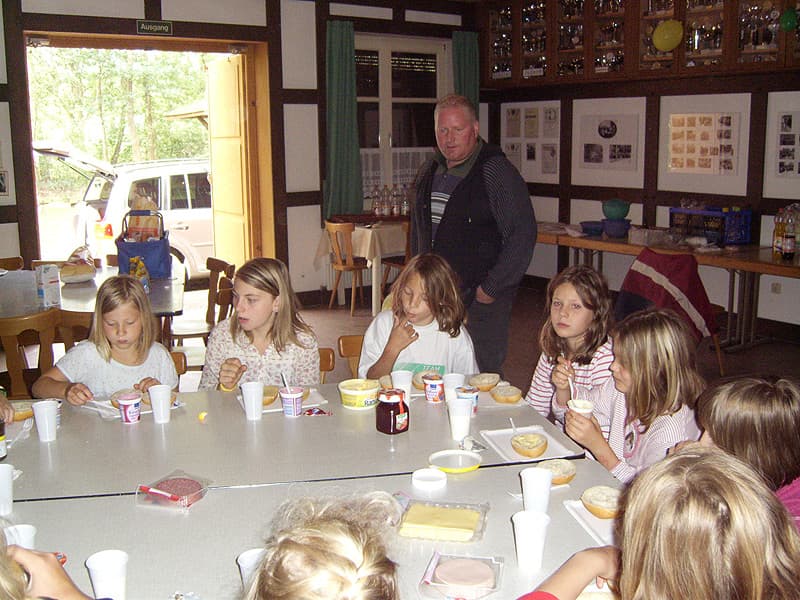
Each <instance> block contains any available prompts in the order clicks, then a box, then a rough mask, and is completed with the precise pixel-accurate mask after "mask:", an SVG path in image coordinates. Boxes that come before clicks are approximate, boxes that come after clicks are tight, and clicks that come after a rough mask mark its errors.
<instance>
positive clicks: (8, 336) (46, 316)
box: [0, 308, 61, 400]
mask: <svg viewBox="0 0 800 600" xmlns="http://www.w3.org/2000/svg"><path fill="white" fill-rule="evenodd" d="M60 320H61V311H60V310H59V309H58V308H51V309H49V310H46V311H44V312H40V313H35V314H33V315H26V316H24V317H11V318H8V319H0V341H2V346H3V350H4V351H5V353H6V367H7V369H8V372H7V373H2V374H0V384H2V385H3V386H4V387H5V388H6V390H8V397H9V399H11V400H14V399H17V398H31V397H32V395H31V392H30V390H31V386H32V385H33V382H34V381H36V380H37V379H38V378H39V376H40V375H41V374H42V373H43V372H45V371H47V370H48V369H49V368H50V367H52V366H53V342H54V340H55V337H56V328H57V327H58V325H59V323H60ZM25 331H35V332H36V333H37V334H38V336H37V337H38V344H39V364H38V366H37V368H35V369H28V368H26V367H27V360H26V359H25V350H24V347H23V346H21V345H20V336H21V334H22V333H23V332H25Z"/></svg>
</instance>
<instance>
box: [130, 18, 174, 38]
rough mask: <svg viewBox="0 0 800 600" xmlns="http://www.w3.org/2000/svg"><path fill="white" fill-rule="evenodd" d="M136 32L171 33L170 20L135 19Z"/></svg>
mask: <svg viewBox="0 0 800 600" xmlns="http://www.w3.org/2000/svg"><path fill="white" fill-rule="evenodd" d="M136 33H137V34H139V35H172V21H145V20H141V19H137V20H136Z"/></svg>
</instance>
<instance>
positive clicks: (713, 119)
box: [658, 94, 750, 196]
mask: <svg viewBox="0 0 800 600" xmlns="http://www.w3.org/2000/svg"><path fill="white" fill-rule="evenodd" d="M748 131H750V94H698V95H697V96H662V98H661V101H660V109H659V122H658V189H659V190H668V191H674V192H697V193H707V194H727V195H731V196H744V195H745V193H746V190H747V156H748V152H749V145H750V136H748V135H747V132H748Z"/></svg>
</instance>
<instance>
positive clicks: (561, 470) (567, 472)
mask: <svg viewBox="0 0 800 600" xmlns="http://www.w3.org/2000/svg"><path fill="white" fill-rule="evenodd" d="M536 466H537V467H539V468H540V469H547V470H548V471H552V472H553V485H564V484H565V483H569V482H570V481H572V480H573V478H574V477H575V473H576V472H577V469H576V468H575V463H573V462H572V461H571V460H566V459H564V458H553V459H551V460H543V461H542V462H540V463H539V464H537V465H536Z"/></svg>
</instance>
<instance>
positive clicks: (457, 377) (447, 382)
mask: <svg viewBox="0 0 800 600" xmlns="http://www.w3.org/2000/svg"><path fill="white" fill-rule="evenodd" d="M442 381H443V382H444V399H445V400H446V401H447V402H450V400H452V399H453V398H455V397H456V388H458V387H461V386H462V385H464V375H463V374H461V373H446V374H445V376H444V377H442Z"/></svg>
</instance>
